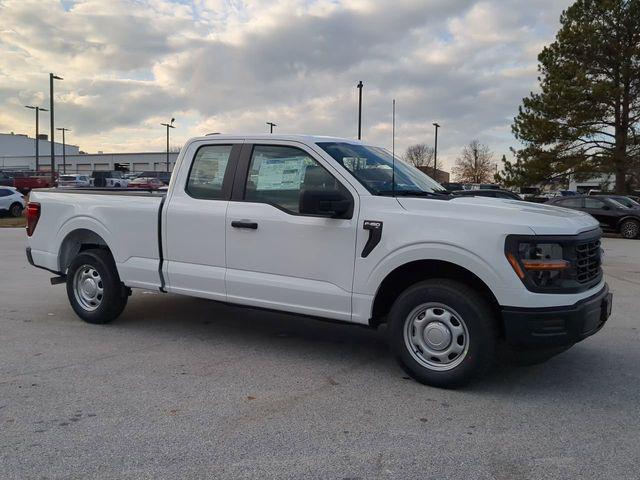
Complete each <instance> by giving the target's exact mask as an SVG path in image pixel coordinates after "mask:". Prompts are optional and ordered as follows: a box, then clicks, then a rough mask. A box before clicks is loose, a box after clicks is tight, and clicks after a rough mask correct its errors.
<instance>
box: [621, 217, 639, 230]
mask: <svg viewBox="0 0 640 480" xmlns="http://www.w3.org/2000/svg"><path fill="white" fill-rule="evenodd" d="M627 220H633V221H634V222H636V223H640V218H638V217H634V216H633V215H626V216H624V217H622V218H621V219H620V220H618V224H617V225H616V229H617V230H618V231H620V228H622V224H623V223H624V222H626V221H627Z"/></svg>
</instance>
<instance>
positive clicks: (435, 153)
mask: <svg viewBox="0 0 640 480" xmlns="http://www.w3.org/2000/svg"><path fill="white" fill-rule="evenodd" d="M433 126H434V127H436V144H435V147H434V149H433V179H434V180H435V181H436V182H437V181H438V180H437V172H438V169H437V164H438V129H439V128H440V125H438V124H437V123H435V122H434V123H433Z"/></svg>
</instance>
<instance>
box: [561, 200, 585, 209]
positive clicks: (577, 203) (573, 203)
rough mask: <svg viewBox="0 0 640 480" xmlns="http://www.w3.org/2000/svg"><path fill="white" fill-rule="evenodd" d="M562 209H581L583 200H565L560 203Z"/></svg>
mask: <svg viewBox="0 0 640 480" xmlns="http://www.w3.org/2000/svg"><path fill="white" fill-rule="evenodd" d="M558 205H559V206H560V207H567V208H581V207H582V199H581V198H566V199H564V200H560V201H559V202H558Z"/></svg>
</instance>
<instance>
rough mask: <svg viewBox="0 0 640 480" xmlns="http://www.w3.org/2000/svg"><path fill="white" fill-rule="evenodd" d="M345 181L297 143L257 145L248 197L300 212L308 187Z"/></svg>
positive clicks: (329, 186)
mask: <svg viewBox="0 0 640 480" xmlns="http://www.w3.org/2000/svg"><path fill="white" fill-rule="evenodd" d="M337 189H341V190H342V189H344V187H342V185H341V184H340V183H339V182H338V181H337V180H336V179H335V178H334V177H333V175H331V174H330V173H329V172H328V171H326V170H325V169H324V168H323V167H322V166H321V165H320V164H319V163H318V162H316V161H315V160H314V159H313V158H311V156H309V155H308V154H307V153H305V152H304V151H302V150H300V149H299V148H295V147H286V146H276V145H256V146H254V147H253V153H252V155H251V164H250V165H249V175H248V177H247V185H246V188H245V194H244V198H245V200H246V201H248V202H258V203H269V204H271V205H274V206H276V207H279V208H282V209H284V210H286V211H288V212H291V213H294V214H299V213H300V200H301V193H302V192H304V191H305V190H314V191H318V190H322V191H335V190H337Z"/></svg>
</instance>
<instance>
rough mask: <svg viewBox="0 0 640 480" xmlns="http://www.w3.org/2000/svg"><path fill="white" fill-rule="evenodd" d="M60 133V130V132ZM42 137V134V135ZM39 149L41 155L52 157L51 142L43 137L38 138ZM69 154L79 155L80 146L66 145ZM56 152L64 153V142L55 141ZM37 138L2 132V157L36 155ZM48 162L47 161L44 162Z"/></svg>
mask: <svg viewBox="0 0 640 480" xmlns="http://www.w3.org/2000/svg"><path fill="white" fill-rule="evenodd" d="M58 133H60V132H58ZM41 137H42V135H41ZM38 150H39V153H40V157H41V158H42V159H44V158H45V157H50V155H51V142H50V141H49V140H46V139H43V138H41V139H40V140H38ZM65 150H66V152H67V155H69V154H71V155H74V154H75V155H77V154H78V153H80V148H79V147H78V146H77V145H69V144H67V145H66V146H65ZM54 154H55V155H62V143H59V142H54ZM35 155H36V139H35V138H32V137H29V136H28V135H23V134H15V133H13V132H11V133H0V157H27V156H28V157H35ZM44 163H46V161H45V162H44Z"/></svg>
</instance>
